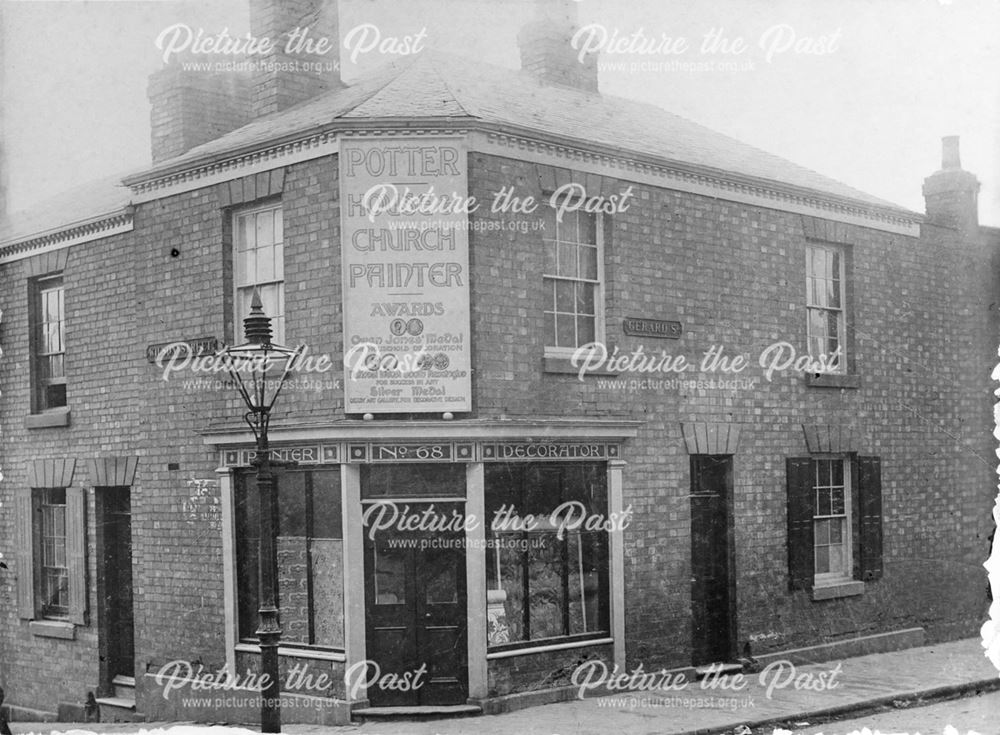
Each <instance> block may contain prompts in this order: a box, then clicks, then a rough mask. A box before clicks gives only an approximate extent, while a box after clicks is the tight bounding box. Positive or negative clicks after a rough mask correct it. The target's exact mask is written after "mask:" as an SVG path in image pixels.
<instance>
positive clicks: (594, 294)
mask: <svg viewBox="0 0 1000 735" xmlns="http://www.w3.org/2000/svg"><path fill="white" fill-rule="evenodd" d="M601 225H602V222H601V221H600V215H597V214H592V213H587V212H581V211H576V212H566V213H564V214H563V217H562V221H561V222H558V221H556V217H555V210H554V209H553V208H551V207H546V209H545V233H546V237H545V267H544V271H543V273H542V280H543V281H544V284H545V314H544V316H545V351H546V352H547V353H550V354H553V355H557V356H558V355H560V354H561V355H567V356H568V355H571V354H572V352H573V351H574V350H575V349H576V348H577V347H579V346H580V345H585V344H587V343H588V342H596V341H601V340H602V339H603V338H604V294H603V282H604V252H603V250H604V241H603V233H602V227H601Z"/></svg>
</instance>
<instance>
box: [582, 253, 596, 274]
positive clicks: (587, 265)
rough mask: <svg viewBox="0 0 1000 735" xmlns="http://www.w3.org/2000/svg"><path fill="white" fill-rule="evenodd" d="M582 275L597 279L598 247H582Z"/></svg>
mask: <svg viewBox="0 0 1000 735" xmlns="http://www.w3.org/2000/svg"><path fill="white" fill-rule="evenodd" d="M580 277H581V278H589V279H590V280H592V281H596V280H597V248H591V247H582V248H580Z"/></svg>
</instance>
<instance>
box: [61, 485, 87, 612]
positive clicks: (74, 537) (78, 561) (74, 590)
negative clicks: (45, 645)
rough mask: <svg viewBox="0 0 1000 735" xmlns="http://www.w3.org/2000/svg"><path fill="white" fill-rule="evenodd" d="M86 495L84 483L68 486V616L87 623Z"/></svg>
mask: <svg viewBox="0 0 1000 735" xmlns="http://www.w3.org/2000/svg"><path fill="white" fill-rule="evenodd" d="M86 509H87V495H86V491H85V490H84V489H83V488H82V487H68V488H66V567H67V569H66V571H67V574H68V575H69V619H70V622H72V623H73V624H75V625H86V614H87V515H86Z"/></svg>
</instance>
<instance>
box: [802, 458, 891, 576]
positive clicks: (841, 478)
mask: <svg viewBox="0 0 1000 735" xmlns="http://www.w3.org/2000/svg"><path fill="white" fill-rule="evenodd" d="M881 468H882V465H881V461H880V460H879V458H878V457H862V456H857V455H846V456H818V457H790V458H789V459H788V460H787V481H788V506H787V509H788V570H789V586H790V588H791V589H793V590H802V589H805V590H808V589H813V588H814V587H827V586H836V585H839V584H842V583H844V582H849V581H852V580H854V581H873V580H876V579H879V578H880V577H881V576H882V469H881Z"/></svg>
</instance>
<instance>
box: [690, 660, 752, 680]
mask: <svg viewBox="0 0 1000 735" xmlns="http://www.w3.org/2000/svg"><path fill="white" fill-rule="evenodd" d="M742 673H743V665H742V664H731V663H725V662H721V661H720V662H719V663H714V664H707V665H705V666H695V667H694V678H695V679H704V678H705V677H706V676H732V675H733V674H742Z"/></svg>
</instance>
